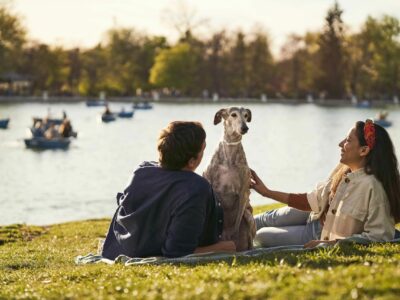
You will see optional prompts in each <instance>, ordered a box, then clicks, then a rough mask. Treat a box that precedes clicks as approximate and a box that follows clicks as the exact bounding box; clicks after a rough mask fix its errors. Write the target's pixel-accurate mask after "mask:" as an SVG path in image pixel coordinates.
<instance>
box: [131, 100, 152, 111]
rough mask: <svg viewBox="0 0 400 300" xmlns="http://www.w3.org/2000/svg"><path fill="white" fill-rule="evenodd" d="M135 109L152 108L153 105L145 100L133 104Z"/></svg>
mask: <svg viewBox="0 0 400 300" xmlns="http://www.w3.org/2000/svg"><path fill="white" fill-rule="evenodd" d="M133 108H134V109H152V108H153V105H152V104H151V103H149V102H147V101H144V102H137V103H135V104H133Z"/></svg>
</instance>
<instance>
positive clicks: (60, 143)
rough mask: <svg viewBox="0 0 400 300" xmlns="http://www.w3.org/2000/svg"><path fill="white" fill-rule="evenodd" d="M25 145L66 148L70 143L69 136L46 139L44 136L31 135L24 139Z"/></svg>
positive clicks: (42, 148)
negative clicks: (31, 136)
mask: <svg viewBox="0 0 400 300" xmlns="http://www.w3.org/2000/svg"><path fill="white" fill-rule="evenodd" d="M24 142H25V146H26V147H27V148H31V149H40V150H45V149H67V148H68V147H69V145H70V143H71V141H70V139H69V138H54V139H46V138H44V137H33V138H29V139H24Z"/></svg>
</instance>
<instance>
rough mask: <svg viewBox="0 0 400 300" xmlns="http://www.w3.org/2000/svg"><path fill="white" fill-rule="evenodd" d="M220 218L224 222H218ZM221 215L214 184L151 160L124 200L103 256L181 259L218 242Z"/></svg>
mask: <svg viewBox="0 0 400 300" xmlns="http://www.w3.org/2000/svg"><path fill="white" fill-rule="evenodd" d="M218 219H219V220H221V222H218ZM215 224H222V213H221V212H220V213H219V214H218V213H217V207H216V205H215V199H214V196H213V192H212V189H211V186H210V185H209V183H208V182H207V181H206V180H205V179H204V178H202V177H201V176H199V175H197V174H196V173H194V172H190V171H171V170H167V169H164V168H161V167H159V166H158V165H157V164H156V163H149V162H146V163H144V164H142V165H141V166H140V167H139V168H138V169H137V170H136V171H135V172H134V176H133V179H132V182H131V184H130V185H129V186H128V187H127V188H126V189H125V191H124V194H122V195H120V197H119V207H118V209H117V211H116V213H115V215H114V218H113V220H112V222H111V225H110V229H109V232H108V234H107V238H106V241H105V243H104V247H103V253H102V255H103V256H105V257H107V258H110V259H114V258H115V257H116V256H118V255H120V254H125V255H127V256H130V257H146V256H161V255H162V256H169V257H178V256H183V255H187V254H191V253H193V251H194V249H195V248H196V247H197V246H203V245H210V244H213V243H215V242H217V240H218V235H219V230H222V227H221V228H217V226H215Z"/></svg>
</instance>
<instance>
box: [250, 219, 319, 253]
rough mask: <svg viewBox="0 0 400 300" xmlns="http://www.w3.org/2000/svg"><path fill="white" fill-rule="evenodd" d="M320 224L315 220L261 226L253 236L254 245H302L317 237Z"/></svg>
mask: <svg viewBox="0 0 400 300" xmlns="http://www.w3.org/2000/svg"><path fill="white" fill-rule="evenodd" d="M318 234H319V235H320V224H319V220H315V221H312V222H309V223H306V224H305V225H294V226H282V227H272V226H271V227H263V228H261V229H259V230H258V231H257V234H256V236H255V238H254V245H255V246H256V247H275V246H287V245H304V244H305V243H307V242H309V241H311V240H316V239H319V236H318Z"/></svg>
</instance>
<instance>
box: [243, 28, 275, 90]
mask: <svg viewBox="0 0 400 300" xmlns="http://www.w3.org/2000/svg"><path fill="white" fill-rule="evenodd" d="M248 65H249V71H248V78H249V79H248V90H249V94H250V96H252V97H260V95H261V94H263V93H271V92H272V87H271V79H272V76H273V72H274V62H273V59H272V54H271V51H270V47H269V38H268V36H267V34H266V33H264V32H262V31H260V30H259V31H256V32H255V33H254V38H253V40H252V41H251V42H250V43H249V45H248Z"/></svg>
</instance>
